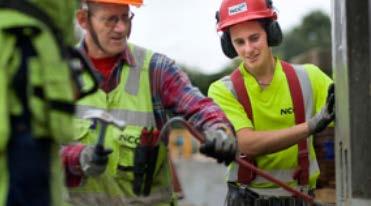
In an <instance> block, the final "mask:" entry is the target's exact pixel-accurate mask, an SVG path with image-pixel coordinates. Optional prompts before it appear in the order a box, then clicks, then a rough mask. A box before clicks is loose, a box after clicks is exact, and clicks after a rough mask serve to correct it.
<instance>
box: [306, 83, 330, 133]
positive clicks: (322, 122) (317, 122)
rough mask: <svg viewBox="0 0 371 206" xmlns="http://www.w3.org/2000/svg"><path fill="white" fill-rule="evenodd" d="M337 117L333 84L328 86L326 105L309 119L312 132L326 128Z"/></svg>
mask: <svg viewBox="0 0 371 206" xmlns="http://www.w3.org/2000/svg"><path fill="white" fill-rule="evenodd" d="M334 119H335V86H334V84H331V85H330V86H329V88H328V93H327V99H326V105H325V106H324V107H323V108H322V109H321V111H320V112H319V113H317V114H316V115H314V116H313V117H312V118H311V119H310V120H308V127H309V132H310V134H315V133H318V132H321V131H322V130H324V129H325V128H326V127H327V125H329V124H330V123H331V122H332V121H333V120H334Z"/></svg>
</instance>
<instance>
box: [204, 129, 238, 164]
mask: <svg viewBox="0 0 371 206" xmlns="http://www.w3.org/2000/svg"><path fill="white" fill-rule="evenodd" d="M200 152H201V153H203V154H205V155H207V156H209V157H213V158H215V159H216V160H217V161H218V163H222V162H224V164H225V165H229V163H231V162H232V161H233V160H234V159H235V157H236V153H237V141H236V138H235V137H233V136H232V135H228V134H227V132H226V131H225V130H223V129H216V130H208V131H206V132H205V142H204V144H202V145H201V147H200Z"/></svg>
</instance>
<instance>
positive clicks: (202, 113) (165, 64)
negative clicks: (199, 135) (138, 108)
mask: <svg viewBox="0 0 371 206" xmlns="http://www.w3.org/2000/svg"><path fill="white" fill-rule="evenodd" d="M150 69H151V81H152V82H151V84H152V96H153V106H154V110H155V118H156V121H157V125H158V126H159V127H160V128H161V127H162V125H163V124H164V123H165V122H166V120H167V116H168V115H169V116H182V117H184V118H185V119H186V120H187V121H189V122H190V123H191V124H192V125H193V126H195V127H196V128H197V129H198V130H205V129H208V128H215V127H216V128H217V127H219V126H222V125H223V126H224V127H225V126H227V127H229V128H231V126H230V124H229V122H228V120H227V118H226V116H225V115H224V113H223V112H222V111H221V109H220V108H219V107H218V106H217V105H216V104H215V103H214V102H213V101H212V100H211V99H210V98H208V97H205V96H204V95H203V94H202V93H201V92H200V90H199V89H198V88H196V87H194V86H192V84H191V82H190V81H189V79H188V77H187V75H186V74H185V73H184V72H183V71H182V70H181V68H180V67H179V66H178V65H176V64H175V62H174V61H173V60H171V59H169V58H168V57H166V56H164V55H161V54H154V56H153V57H152V59H151V63H150Z"/></svg>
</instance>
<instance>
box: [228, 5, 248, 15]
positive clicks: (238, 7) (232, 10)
mask: <svg viewBox="0 0 371 206" xmlns="http://www.w3.org/2000/svg"><path fill="white" fill-rule="evenodd" d="M244 11H247V4H246V2H243V3H240V4H237V5H234V6H231V7H229V8H228V14H229V16H232V15H236V14H238V13H241V12H244Z"/></svg>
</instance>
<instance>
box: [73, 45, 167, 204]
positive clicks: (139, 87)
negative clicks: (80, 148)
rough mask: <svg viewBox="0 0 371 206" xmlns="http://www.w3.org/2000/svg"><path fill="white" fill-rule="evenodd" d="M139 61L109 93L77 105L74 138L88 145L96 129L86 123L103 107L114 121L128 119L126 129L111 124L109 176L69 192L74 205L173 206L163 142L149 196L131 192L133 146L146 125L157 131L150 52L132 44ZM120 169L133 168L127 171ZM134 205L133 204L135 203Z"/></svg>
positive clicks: (123, 72) (91, 179) (107, 141)
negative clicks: (89, 115)
mask: <svg viewBox="0 0 371 206" xmlns="http://www.w3.org/2000/svg"><path fill="white" fill-rule="evenodd" d="M129 48H130V50H131V52H132V54H133V56H134V58H135V63H136V64H135V66H133V67H131V66H129V65H127V64H125V65H123V67H122V69H121V68H120V69H121V70H120V72H121V74H120V82H119V84H118V85H117V87H116V88H115V89H113V90H112V91H110V92H108V93H106V92H104V91H103V90H101V89H99V90H98V91H97V92H96V93H95V94H93V95H91V96H87V97H85V98H83V99H81V100H80V101H79V102H78V106H77V114H76V116H77V117H78V118H77V119H76V121H75V130H76V131H75V132H76V136H75V137H76V139H77V140H79V141H80V142H82V143H84V144H91V145H92V144H96V142H97V136H98V131H96V130H95V129H92V128H91V126H92V122H91V121H89V120H85V119H83V117H84V115H85V114H86V113H87V112H89V111H91V110H95V109H102V110H105V111H106V112H108V113H110V114H111V115H113V116H114V117H115V118H118V119H121V120H124V121H125V122H126V123H127V127H126V128H125V129H124V130H123V131H120V130H119V129H117V128H115V127H113V126H108V127H107V130H106V135H105V147H107V148H111V149H113V153H112V154H111V155H110V157H109V163H108V167H107V170H106V171H105V173H104V174H103V175H101V176H99V177H87V178H86V182H85V183H83V185H82V186H80V187H78V188H75V189H71V190H70V194H71V201H70V202H71V203H72V204H73V205H86V206H88V205H89V206H90V205H101V206H104V205H133V204H134V203H137V204H138V203H139V205H147V204H148V205H169V204H170V201H172V191H171V174H170V170H169V165H168V162H167V155H168V154H167V149H166V146H165V145H164V144H163V143H160V149H159V154H158V157H157V162H156V168H155V172H154V179H153V184H152V187H151V194H150V195H149V196H148V197H142V196H140V197H137V196H136V195H135V194H134V192H133V189H132V184H133V180H134V177H133V171H132V170H130V168H133V164H134V154H135V153H134V152H135V148H136V147H137V146H138V144H139V140H140V139H139V137H140V134H141V131H142V129H143V128H144V127H147V128H156V122H155V118H154V114H153V106H152V99H151V98H152V95H151V87H150V82H151V81H150V71H149V65H150V60H151V58H152V55H153V54H152V52H151V51H148V50H145V49H143V48H141V47H138V46H135V45H132V44H129ZM120 168H129V169H127V170H125V169H120ZM134 205H135V204H134Z"/></svg>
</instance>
